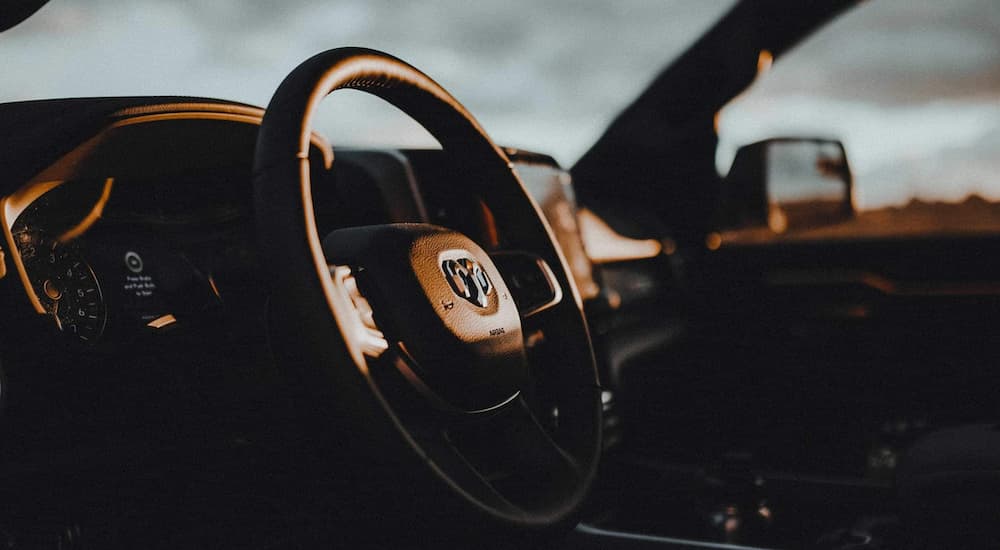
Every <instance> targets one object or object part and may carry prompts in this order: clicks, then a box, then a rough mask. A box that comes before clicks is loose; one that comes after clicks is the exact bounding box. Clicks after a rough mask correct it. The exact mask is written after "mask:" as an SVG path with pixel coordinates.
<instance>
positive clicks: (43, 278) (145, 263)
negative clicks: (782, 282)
mask: <svg viewBox="0 0 1000 550" xmlns="http://www.w3.org/2000/svg"><path fill="white" fill-rule="evenodd" d="M260 115H261V112H260V111H259V110H253V109H250V108H242V107H240V108H236V107H233V106H226V107H218V106H212V105H199V104H177V105H169V104H165V105H159V106H157V105H153V106H148V107H144V108H142V109H139V110H132V111H129V110H124V111H118V112H117V114H113V115H112V116H110V117H109V119H108V122H107V123H106V125H105V126H104V127H103V128H102V129H100V130H99V131H98V132H97V133H96V135H94V136H93V137H90V138H89V139H86V140H82V141H81V142H80V143H78V144H75V145H74V146H73V147H72V148H70V149H69V151H68V152H67V153H65V154H63V155H62V156H61V157H60V158H58V159H56V160H55V161H54V162H53V163H52V164H51V165H50V166H48V167H47V168H45V169H43V170H42V171H41V172H39V173H38V174H37V175H35V176H34V177H33V178H31V179H30V180H29V181H28V182H27V183H25V184H24V185H22V186H21V187H20V188H18V189H17V190H16V191H15V192H13V193H11V194H9V195H8V196H7V197H6V198H5V199H4V202H3V209H2V214H3V222H4V223H3V230H4V233H5V237H6V239H5V240H6V244H7V246H6V247H5V248H6V249H7V250H8V253H9V254H8V255H9V262H8V264H9V266H10V267H11V268H12V269H11V270H10V271H11V272H13V273H16V275H17V276H19V278H20V280H21V283H22V285H21V286H23V289H24V295H25V296H26V298H27V303H28V304H29V305H30V306H31V309H32V310H33V311H34V313H35V314H37V315H40V316H42V317H43V318H45V319H47V322H46V323H45V324H46V325H47V327H48V328H47V330H48V331H49V332H50V333H51V334H52V335H54V338H55V339H56V340H57V341H58V342H59V344H60V345H62V346H66V347H68V349H70V350H72V352H73V353H76V354H79V353H108V352H115V351H118V350H122V349H129V348H134V347H137V346H138V347H142V348H143V349H144V350H150V351H153V350H156V349H157V346H158V345H161V343H163V345H166V346H176V345H177V342H178V340H180V341H184V339H185V338H190V339H194V340H198V339H205V338H214V339H220V338H221V337H222V335H220V334H219V332H220V331H223V330H224V329H223V327H232V326H233V325H234V324H236V325H238V324H239V323H234V322H231V321H234V320H232V319H231V318H232V317H233V316H234V315H237V316H239V317H240V319H243V320H245V318H246V317H247V311H248V309H249V310H252V311H253V314H252V315H250V317H253V318H257V319H261V318H262V317H264V316H266V312H264V309H265V308H266V291H265V289H264V287H265V285H264V284H263V281H262V279H261V276H260V272H261V269H260V267H259V266H260V263H259V258H257V257H256V248H255V234H254V231H255V229H254V227H253V221H252V220H253V210H252V208H253V207H252V199H253V197H252V193H251V186H250V178H251V175H250V165H251V161H252V158H253V148H254V144H255V139H256V128H257V124H258V123H259V119H260ZM313 146H314V147H313V151H312V152H313V154H312V155H311V157H312V158H313V172H314V176H313V177H314V180H315V181H317V184H316V185H315V186H314V204H315V205H316V218H317V225H318V227H319V229H320V232H321V233H326V232H329V231H332V230H334V229H337V228H340V227H347V226H352V225H367V224H378V223H395V222H430V223H439V224H442V225H455V226H458V227H463V228H465V231H466V232H467V234H469V235H470V236H473V238H475V239H477V240H479V241H480V242H483V243H484V244H485V245H487V246H490V245H492V246H498V245H499V244H500V243H497V242H494V241H495V240H496V239H497V236H496V235H497V233H498V232H497V228H496V227H494V224H495V221H494V220H493V218H492V214H491V212H489V210H488V207H486V206H485V203H483V208H482V209H480V211H478V212H472V213H468V212H464V209H462V210H460V209H458V208H454V207H453V204H452V198H451V197H448V196H447V195H445V194H438V195H435V194H432V193H427V192H425V191H424V190H423V188H422V186H421V181H427V180H430V179H436V178H455V177H458V176H456V175H455V174H452V173H450V172H449V166H450V165H449V163H448V159H447V158H446V155H447V154H446V153H445V152H444V151H440V150H403V151H374V150H350V149H344V150H341V149H338V151H337V163H336V166H335V168H334V170H332V171H329V170H327V169H326V168H327V167H328V166H329V165H330V160H331V158H332V156H331V155H332V150H331V149H330V147H329V145H327V144H326V143H325V142H323V141H322V139H321V138H320V137H318V136H317V137H315V139H314V142H313ZM507 153H508V154H509V156H510V157H511V158H512V160H513V162H514V163H515V166H516V167H517V170H518V172H519V174H520V176H521V177H522V179H523V181H524V183H525V186H526V188H527V189H528V191H529V193H531V194H532V195H533V196H534V197H535V199H536V200H537V202H538V203H539V205H540V207H541V209H542V210H543V212H544V213H545V215H546V216H547V217H548V219H549V221H550V225H551V227H552V228H553V231H554V233H555V234H556V236H557V239H558V240H559V242H560V244H561V246H562V248H563V251H564V253H565V254H566V256H567V261H568V264H569V265H570V267H571V271H572V273H573V275H574V277H575V278H576V280H577V283H578V286H579V288H580V289H581V292H582V293H583V295H584V296H583V297H584V298H585V299H586V298H592V297H593V296H595V295H596V294H597V285H596V283H595V281H594V277H593V272H592V267H591V264H590V261H589V259H588V258H587V255H586V251H585V249H584V246H583V242H582V240H581V237H580V230H579V227H578V226H577V218H576V216H575V212H576V206H575V203H574V198H573V195H572V188H571V185H570V180H569V176H568V174H567V173H566V172H564V171H562V170H561V169H560V168H559V167H558V165H557V164H556V163H555V162H554V161H553V160H552V159H551V158H549V157H545V156H543V155H537V154H532V153H527V152H522V151H517V150H514V149H508V150H507ZM166 334H170V337H169V338H166V337H165V335H166ZM168 342H169V343H168Z"/></svg>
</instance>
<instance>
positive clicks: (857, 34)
mask: <svg viewBox="0 0 1000 550" xmlns="http://www.w3.org/2000/svg"><path fill="white" fill-rule="evenodd" d="M732 3H733V0H613V1H612V0H574V1H572V2H570V1H562V2H555V1H552V2H546V1H543V0H504V1H502V2H476V1H471V0H437V1H430V0H428V1H423V0H410V1H402V0H254V1H249V0H214V1H213V2H197V1H195V0H187V1H155V0H132V1H128V2H126V1H115V2H112V1H110V0H87V1H84V0H75V1H74V0H52V2H51V3H50V5H48V6H47V7H45V8H43V10H42V11H41V12H39V13H38V14H37V15H36V16H35V17H33V18H32V19H31V20H29V21H28V22H26V23H24V24H23V25H22V26H20V27H17V28H15V29H13V30H11V31H8V32H6V33H4V34H3V35H0V70H2V74H4V75H5V78H4V79H3V85H2V86H0V101H12V100H21V99H34V98H44V97H68V96H88V95H131V94H186V95H204V96H210V97H222V98H227V99H235V100H240V101H245V102H248V103H253V104H257V105H262V106H263V105H266V104H267V101H268V99H269V98H270V95H271V93H272V92H273V90H274V89H275V88H276V87H277V85H278V83H279V82H280V81H281V79H282V77H283V76H284V75H285V74H286V73H287V72H288V71H289V70H290V69H291V68H292V67H294V66H295V65H296V64H297V63H298V62H300V61H302V60H304V59H306V58H307V57H309V56H311V55H312V54H314V53H316V52H318V51H321V50H324V49H328V48H332V47H336V46H343V45H359V46H368V47H373V48H377V49H382V50H385V51H388V52H390V53H393V54H395V55H397V56H399V57H402V58H403V59H406V60H407V61H410V62H411V63H413V64H415V65H416V66H418V67H420V68H422V69H423V70H424V71H426V72H427V73H429V74H430V75H431V76H432V77H434V78H435V79H436V80H438V81H439V82H441V83H442V84H443V85H444V86H445V87H446V88H448V89H449V90H451V91H452V92H453V93H454V95H455V96H457V97H458V98H459V100H461V101H462V102H463V103H465V104H466V106H467V107H469V109H470V110H471V111H472V112H473V113H474V114H476V115H477V117H478V118H479V119H480V121H481V122H482V123H483V125H484V126H485V127H486V129H487V130H488V131H489V132H490V133H491V134H492V135H493V136H494V138H495V139H497V141H500V142H502V143H504V144H509V145H515V146H520V147H525V148H530V149H535V150H539V151H544V152H549V153H552V154H553V155H554V156H555V157H556V158H557V159H558V160H559V161H561V162H562V163H563V164H564V165H567V166H569V165H572V163H573V162H574V161H575V160H576V159H577V158H578V157H579V156H580V155H581V154H582V153H583V152H584V151H585V150H586V148H587V147H588V145H589V144H590V143H592V142H593V140H594V139H596V138H597V136H598V135H599V134H600V132H601V130H602V129H603V128H604V126H605V125H606V124H607V123H608V122H609V121H610V120H611V119H612V118H613V117H614V116H615V115H616V114H617V112H618V111H619V110H621V109H622V108H623V107H624V106H625V105H626V104H627V103H628V102H629V101H630V100H631V99H632V98H633V97H635V96H636V95H637V94H638V93H639V91H640V90H642V89H643V87H644V86H645V85H646V83H647V82H648V81H649V80H650V79H651V78H652V77H653V76H654V75H655V73H656V72H657V71H658V70H659V69H660V68H661V67H662V66H663V65H664V64H666V63H667V62H668V61H669V60H670V59H671V58H673V57H674V56H676V55H677V54H678V53H680V52H681V51H682V50H683V48H684V47H685V46H687V45H688V44H690V43H691V41H693V40H694V39H695V38H696V37H697V36H698V35H699V34H700V33H701V32H702V31H703V30H704V29H705V28H706V27H708V25H709V24H710V23H711V22H712V21H713V20H715V19H716V18H717V17H719V16H720V15H721V14H722V13H723V12H724V11H725V10H727V9H728V8H729V6H730V5H731V4H732ZM335 99H336V100H335V101H328V102H327V103H326V104H325V105H324V108H323V109H324V112H323V120H322V122H321V125H320V129H321V130H322V131H323V132H324V133H326V134H327V135H328V136H329V137H330V138H331V140H332V141H333V142H334V143H335V144H337V143H343V144H369V145H371V144H377V145H422V144H428V143H429V142H430V138H429V137H428V136H427V135H426V134H425V133H424V132H422V131H421V130H420V129H419V128H417V127H416V125H415V124H413V123H411V122H409V121H408V120H406V119H405V117H402V116H401V115H399V114H398V113H394V112H392V111H391V110H390V108H388V107H385V106H383V105H381V104H379V103H378V102H377V101H375V100H373V99H371V98H367V97H364V96H362V95H361V94H357V93H352V92H345V93H342V94H339V95H338V96H337V97H335ZM778 134H785V135H787V134H811V135H815V134H819V135H824V136H831V137H839V138H841V139H843V140H844V141H845V143H846V145H847V148H848V154H849V156H850V157H851V159H852V163H853V165H854V168H855V171H856V173H857V174H856V180H857V186H858V197H857V198H858V202H859V204H860V205H861V206H863V207H877V206H881V205H885V204H898V203H903V202H905V201H907V200H909V199H910V198H911V197H914V196H918V197H921V198H924V199H930V200H933V199H942V198H944V199H961V198H962V197H964V196H965V195H967V194H968V193H970V192H978V193H980V194H984V195H986V196H989V197H991V198H996V199H1000V176H998V174H1000V9H998V8H997V5H996V0H949V1H948V2H941V1H939V0H873V1H871V2H869V3H867V4H865V5H864V6H862V7H860V8H857V9H856V10H854V11H853V12H851V13H848V14H847V15H845V16H843V17H842V18H841V19H840V20H838V21H836V22H834V23H833V24H832V25H830V26H829V27H828V28H826V29H824V30H823V31H821V32H820V33H819V34H817V35H816V36H814V37H813V38H812V39H810V40H809V41H808V42H806V43H805V44H803V45H802V46H801V47H800V48H798V49H797V50H795V51H794V52H792V53H791V54H789V55H788V56H786V57H785V58H782V59H780V60H779V61H778V62H777V63H776V64H775V65H774V67H773V68H772V70H771V71H769V72H768V73H767V74H765V75H764V76H763V77H762V78H761V79H760V80H759V81H758V83H757V84H756V85H755V86H754V87H753V88H752V89H751V91H750V92H748V93H747V94H744V95H743V96H741V97H740V98H739V99H738V100H737V101H735V102H734V103H733V104H731V105H730V106H729V107H727V108H726V109H725V110H724V112H723V116H722V117H721V120H720V138H721V145H720V149H719V155H718V157H719V166H720V169H721V170H723V171H724V170H725V169H726V167H727V166H728V163H729V161H730V160H731V158H732V154H733V152H734V150H735V148H736V146H738V145H739V144H743V143H747V142H750V141H754V140H757V139H761V138H763V137H767V136H771V135H778Z"/></svg>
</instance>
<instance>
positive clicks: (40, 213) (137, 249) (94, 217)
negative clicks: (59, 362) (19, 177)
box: [5, 179, 252, 349]
mask: <svg viewBox="0 0 1000 550" xmlns="http://www.w3.org/2000/svg"><path fill="white" fill-rule="evenodd" d="M112 182H113V180H111V179H108V180H107V181H105V182H100V181H69V182H62V183H61V184H60V185H56V186H52V187H51V188H49V189H43V190H42V192H39V193H38V194H37V195H38V196H37V197H33V198H32V199H30V200H29V201H24V202H25V203H26V204H23V205H21V206H20V207H19V208H14V209H12V208H11V205H10V204H7V205H6V209H5V211H6V212H8V213H10V212H11V211H12V210H13V211H15V212H16V213H17V216H16V219H15V220H14V222H13V223H12V224H10V226H9V227H5V229H6V230H7V231H9V233H8V235H7V237H8V244H10V245H11V250H12V252H13V253H14V254H12V255H13V256H14V260H15V261H14V263H15V265H16V267H17V269H18V271H19V275H20V276H21V280H22V282H23V283H24V288H25V292H26V294H27V295H28V298H29V301H30V302H31V304H32V306H33V307H34V309H35V312H36V313H38V314H40V315H42V316H45V317H46V318H47V319H48V320H49V322H50V326H51V327H52V328H53V329H54V332H55V333H56V334H58V335H59V338H60V339H62V340H63V341H64V342H69V343H72V344H75V345H80V346H83V347H84V348H90V349H101V348H103V347H108V346H116V345H119V344H128V343H135V342H140V343H142V344H143V345H146V344H148V343H149V340H150V339H151V338H154V339H155V338H157V337H158V336H157V335H161V334H166V333H168V332H171V333H174V334H176V333H177V332H183V331H184V330H185V329H186V330H188V331H191V330H192V329H195V330H200V329H204V328H205V327H210V326H211V319H213V316H214V315H215V314H217V313H218V312H219V311H220V310H221V308H222V305H223V300H222V294H221V293H220V283H219V280H220V279H222V280H226V278H227V276H229V277H230V278H231V275H232V272H233V270H234V268H235V269H236V270H242V271H248V270H252V268H251V267H249V266H247V265H242V266H241V265H235V264H247V263H248V262H249V261H250V260H249V257H250V256H251V254H250V252H249V251H248V250H247V249H248V246H247V243H248V242H249V237H248V235H247V233H248V226H249V224H248V223H246V221H247V220H246V212H243V211H242V208H241V207H239V206H238V205H234V204H231V203H226V202H225V201H223V202H221V203H220V201H215V203H216V204H217V205H219V208H217V209H215V210H211V211H203V212H201V215H199V216H192V215H190V214H191V211H190V210H189V211H187V215H185V216H165V215H164V214H165V213H167V212H169V210H170V205H169V204H168V203H169V194H164V193H162V192H154V188H155V187H160V188H161V191H162V185H158V184H150V183H149V182H143V183H144V184H145V186H146V196H145V197H141V196H137V195H136V193H135V189H134V188H135V187H137V186H138V185H139V184H138V182H128V183H127V184H126V182H118V183H115V184H114V185H112ZM213 183H217V182H211V181H206V182H203V184H204V185H205V186H206V187H211V186H212V185H213ZM126 186H129V187H132V188H133V189H131V190H130V191H126V189H125V188H126ZM215 192H218V190H217V189H216V191H215ZM154 197H155V198H159V199H160V200H153V199H154ZM184 200H185V201H189V200H191V197H190V196H186V197H185V198H184ZM18 210H19V211H18Z"/></svg>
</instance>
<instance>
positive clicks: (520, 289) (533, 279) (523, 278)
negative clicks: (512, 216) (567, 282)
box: [490, 251, 563, 319]
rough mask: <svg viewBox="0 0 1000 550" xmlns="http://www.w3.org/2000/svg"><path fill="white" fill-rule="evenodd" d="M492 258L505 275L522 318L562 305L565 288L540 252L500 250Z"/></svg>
mask: <svg viewBox="0 0 1000 550" xmlns="http://www.w3.org/2000/svg"><path fill="white" fill-rule="evenodd" d="M490 257H491V258H492V259H493V262H494V263H495V264H496V266H497V269H498V270H499V271H500V274H501V275H503V277H504V280H505V281H506V282H507V287H508V288H509V289H510V293H511V296H512V297H513V299H514V303H515V304H517V308H518V311H519V312H520V314H521V318H522V319H527V318H529V317H532V316H534V315H536V314H538V313H541V312H542V311H545V310H546V309H549V308H551V307H553V306H556V305H558V304H559V302H561V301H562V299H563V291H562V287H561V286H560V285H559V281H557V280H556V276H555V274H554V273H553V272H552V268H551V267H550V266H549V264H548V262H546V261H545V260H544V259H542V257H541V256H538V255H537V254H532V253H530V252H522V251H498V252H493V253H492V254H491V255H490Z"/></svg>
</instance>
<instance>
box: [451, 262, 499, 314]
mask: <svg viewBox="0 0 1000 550" xmlns="http://www.w3.org/2000/svg"><path fill="white" fill-rule="evenodd" d="M441 270H442V271H444V276H445V278H446V279H447V280H448V284H449V285H451V289H452V290H453V291H455V294H457V295H458V296H460V297H462V298H465V299H466V300H468V301H469V303H471V304H475V305H477V306H479V307H486V306H487V305H489V299H490V295H491V294H492V293H493V283H492V282H490V276H489V275H487V274H486V272H485V271H483V266H481V265H479V262H477V261H476V260H473V259H472V258H458V259H448V260H445V261H443V262H441Z"/></svg>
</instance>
